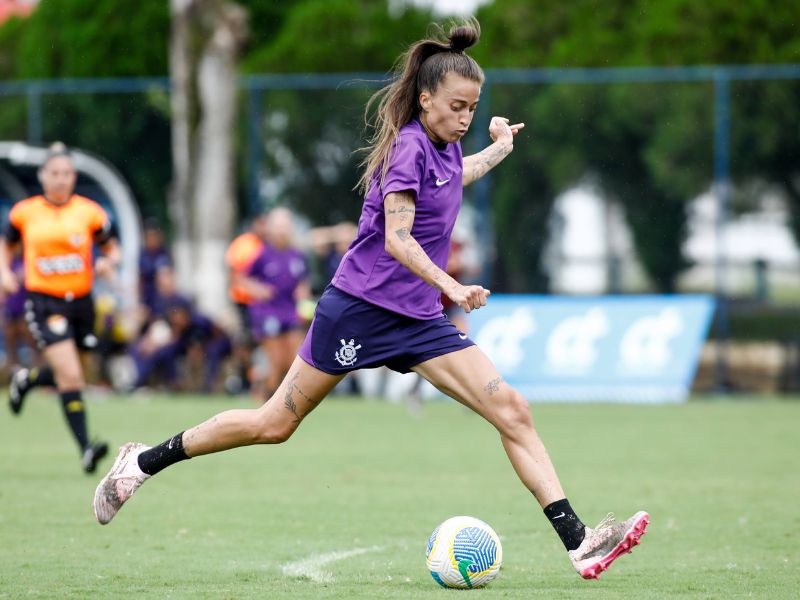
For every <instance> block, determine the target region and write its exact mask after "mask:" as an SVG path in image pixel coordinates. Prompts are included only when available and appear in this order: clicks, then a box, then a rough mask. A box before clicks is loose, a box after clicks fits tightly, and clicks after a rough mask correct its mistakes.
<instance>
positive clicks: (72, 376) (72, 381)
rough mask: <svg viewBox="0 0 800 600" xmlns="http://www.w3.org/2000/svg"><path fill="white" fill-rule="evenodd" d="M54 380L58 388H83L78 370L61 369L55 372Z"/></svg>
mask: <svg viewBox="0 0 800 600" xmlns="http://www.w3.org/2000/svg"><path fill="white" fill-rule="evenodd" d="M55 380H56V385H57V386H58V389H60V390H80V389H83V386H84V380H83V376H82V374H81V372H80V371H63V372H60V373H58V372H57V373H55Z"/></svg>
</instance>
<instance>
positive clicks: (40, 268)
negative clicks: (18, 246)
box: [6, 195, 111, 298]
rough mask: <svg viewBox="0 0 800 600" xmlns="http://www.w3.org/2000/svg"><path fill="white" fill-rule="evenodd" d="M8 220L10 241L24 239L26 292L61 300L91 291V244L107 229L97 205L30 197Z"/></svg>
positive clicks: (102, 238) (75, 198)
mask: <svg viewBox="0 0 800 600" xmlns="http://www.w3.org/2000/svg"><path fill="white" fill-rule="evenodd" d="M8 221H9V222H8V227H7V229H6V236H7V237H8V239H10V240H11V241H15V240H19V239H21V240H22V248H23V254H24V256H25V287H26V288H27V289H28V291H31V292H39V293H42V294H48V295H50V296H56V297H59V298H66V297H81V296H86V295H88V294H89V293H90V292H91V291H92V284H93V281H94V273H93V270H92V253H93V246H94V243H95V241H105V239H107V237H108V235H109V234H110V231H111V222H110V221H109V218H108V215H107V214H106V211H104V210H103V209H102V208H101V206H100V205H99V204H97V203H96V202H94V201H93V200H89V199H88V198H84V197H83V196H78V195H73V196H72V197H71V198H70V199H69V200H67V202H65V203H64V204H53V203H52V202H49V201H48V200H47V199H46V198H44V196H33V197H32V198H28V199H26V200H21V201H20V202H18V203H17V204H15V205H14V206H13V208H12V209H11V212H10V213H9V215H8Z"/></svg>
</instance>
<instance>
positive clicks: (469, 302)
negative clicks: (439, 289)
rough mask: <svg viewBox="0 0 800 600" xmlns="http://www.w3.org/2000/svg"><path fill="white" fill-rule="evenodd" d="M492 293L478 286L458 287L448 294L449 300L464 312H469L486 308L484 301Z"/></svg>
mask: <svg viewBox="0 0 800 600" xmlns="http://www.w3.org/2000/svg"><path fill="white" fill-rule="evenodd" d="M491 293H492V292H491V291H490V290H487V289H486V288H485V287H483V286H480V285H459V286H458V287H456V288H455V289H454V290H453V291H452V292H450V293H448V296H449V298H450V300H452V301H453V302H454V303H455V304H458V305H459V306H460V307H461V308H463V309H464V311H465V312H471V311H473V310H477V309H479V308H480V307H481V306H486V300H487V298H489V295H490V294H491Z"/></svg>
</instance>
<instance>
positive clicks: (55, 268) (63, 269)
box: [36, 254, 85, 275]
mask: <svg viewBox="0 0 800 600" xmlns="http://www.w3.org/2000/svg"><path fill="white" fill-rule="evenodd" d="M36 267H37V268H38V269H39V272H40V273H41V274H42V275H53V274H58V275H65V274H67V273H81V272H83V270H84V267H85V265H84V263H83V257H82V256H81V255H80V254H63V255H61V256H43V257H41V258H37V259H36Z"/></svg>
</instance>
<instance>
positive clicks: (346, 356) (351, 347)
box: [334, 339, 361, 367]
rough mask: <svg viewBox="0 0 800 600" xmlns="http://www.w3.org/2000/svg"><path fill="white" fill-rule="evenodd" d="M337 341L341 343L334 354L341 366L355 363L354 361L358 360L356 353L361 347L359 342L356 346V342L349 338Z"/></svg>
mask: <svg viewBox="0 0 800 600" xmlns="http://www.w3.org/2000/svg"><path fill="white" fill-rule="evenodd" d="M339 341H340V342H341V343H342V347H341V348H339V349H338V350H337V351H336V354H335V355H334V356H335V358H336V360H337V361H338V363H339V364H340V365H342V366H343V367H350V366H352V365H354V364H356V361H357V360H358V356H356V353H357V351H358V350H360V349H361V344H359V345H358V346H356V345H355V343H356V342H355V340H353V339H351V340H350V341H349V342H345V341H344V340H339Z"/></svg>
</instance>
